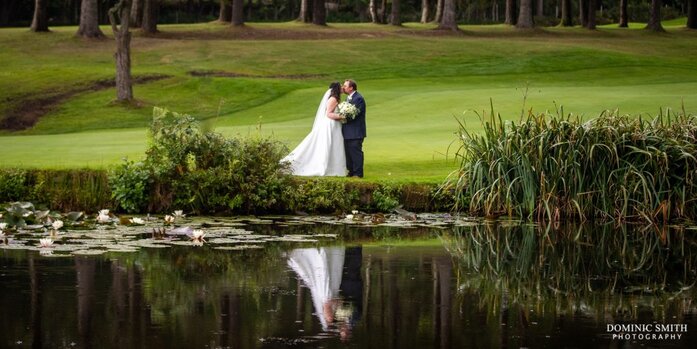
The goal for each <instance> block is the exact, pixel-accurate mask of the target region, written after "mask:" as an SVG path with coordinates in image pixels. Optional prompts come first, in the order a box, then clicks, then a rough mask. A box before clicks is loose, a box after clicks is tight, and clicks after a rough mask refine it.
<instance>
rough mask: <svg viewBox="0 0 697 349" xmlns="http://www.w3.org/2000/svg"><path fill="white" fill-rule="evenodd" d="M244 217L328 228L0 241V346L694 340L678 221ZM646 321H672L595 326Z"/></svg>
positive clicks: (684, 242) (686, 254) (688, 271)
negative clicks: (626, 334) (199, 241)
mask: <svg viewBox="0 0 697 349" xmlns="http://www.w3.org/2000/svg"><path fill="white" fill-rule="evenodd" d="M245 229H250V230H253V231H255V232H257V233H260V234H262V233H263V234H271V235H273V234H277V235H280V234H286V235H287V234H296V233H299V234H317V233H324V234H337V238H336V239H321V240H319V241H315V242H310V243H307V242H305V243H298V242H276V243H267V244H266V245H264V247H263V248H257V249H242V250H235V251H230V250H218V249H214V248H213V246H212V245H211V244H210V243H206V244H204V246H200V247H194V246H176V245H175V246H171V247H169V248H141V249H139V250H138V251H136V252H113V253H108V254H104V255H100V256H69V257H63V258H49V257H45V256H41V255H40V254H39V253H38V252H36V251H25V250H0V284H1V285H2V287H1V288H0V310H1V314H0V326H1V328H2V330H1V331H0V347H2V348H26V347H33V348H279V347H294V348H317V347H323V348H336V347H339V348H343V347H355V348H381V349H385V348H491V347H497V348H519V347H530V348H538V347H548V348H561V347H568V348H596V347H609V348H629V347H642V348H644V347H685V348H690V347H691V348H695V347H697V317H695V314H696V313H697V306H695V304H694V300H695V291H694V289H693V288H692V287H691V286H692V283H694V280H695V279H694V276H695V264H697V263H694V262H695V257H696V256H697V253H695V251H697V247H696V246H697V245H696V244H695V243H694V241H695V240H694V239H691V238H687V237H686V236H689V235H690V234H688V233H685V232H684V231H682V230H681V231H674V230H673V229H667V230H665V231H656V230H646V229H644V230H637V231H635V229H633V228H626V227H625V228H623V229H624V230H623V229H618V228H616V227H593V228H570V229H566V230H565V229H561V230H558V229H553V230H551V231H550V230H549V229H548V230H546V231H545V229H541V228H539V227H536V226H524V225H519V224H516V225H506V224H499V225H476V226H466V227H448V228H445V229H435V228H416V229H415V228H411V229H405V228H399V227H375V228H369V227H349V226H340V225H328V224H317V225H315V226H310V227H308V226H300V227H293V226H291V227H288V226H284V227H281V226H276V225H254V224H249V225H248V226H247V227H246V228H245ZM622 234H624V235H625V236H627V235H628V236H630V238H627V237H622V238H618V236H622ZM655 323H658V324H680V325H686V327H687V331H685V332H680V329H678V330H676V331H673V332H671V333H661V334H670V335H672V336H673V337H672V338H671V337H669V339H652V340H637V339H635V340H631V339H630V340H621V339H616V338H612V333H611V332H608V325H612V324H655ZM654 333H656V332H654ZM677 334H680V339H676V337H677Z"/></svg>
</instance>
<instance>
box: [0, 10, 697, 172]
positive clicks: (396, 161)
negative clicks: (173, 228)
mask: <svg viewBox="0 0 697 349" xmlns="http://www.w3.org/2000/svg"><path fill="white" fill-rule="evenodd" d="M683 25H684V19H683V20H682V22H680V20H678V21H674V23H673V22H671V23H667V24H666V28H667V30H668V33H665V34H654V33H649V32H646V31H643V30H636V29H620V28H616V25H608V26H605V27H603V28H601V29H599V30H597V31H595V32H589V31H587V30H585V29H582V28H578V27H575V28H545V29H538V30H535V31H523V32H521V31H517V30H515V29H513V28H510V27H507V26H502V25H494V26H462V27H461V29H463V33H461V34H458V35H449V34H442V33H436V32H434V31H433V30H431V28H432V26H429V25H420V24H411V23H408V24H405V26H404V27H403V28H394V27H391V26H375V25H372V24H332V25H330V26H329V27H328V28H315V27H312V26H308V25H303V24H297V23H280V24H256V23H253V24H249V25H248V26H247V28H244V29H236V28H229V27H226V26H222V25H219V24H216V23H207V24H194V25H172V26H160V29H161V30H162V31H163V33H162V34H161V35H159V36H156V37H149V38H146V37H141V36H138V35H136V37H135V38H134V42H133V48H132V50H133V53H132V54H133V73H134V74H135V75H142V74H153V73H158V74H167V75H168V76H170V77H169V78H166V79H164V80H160V81H156V82H151V83H148V84H142V85H137V86H136V87H135V89H134V91H135V95H136V98H138V100H139V101H140V103H141V107H124V106H121V105H115V104H113V103H112V100H113V98H114V96H115V92H114V90H113V89H106V90H101V91H94V92H88V93H82V94H79V95H76V96H74V97H72V98H69V99H68V100H66V101H64V102H63V103H61V104H60V105H58V106H57V107H56V108H55V110H53V111H52V112H50V113H49V114H48V115H46V116H44V117H43V118H41V120H40V121H39V123H38V124H37V125H36V126H35V127H34V128H32V129H30V130H27V131H21V132H16V133H8V132H6V131H4V132H0V147H1V148H2V149H3V150H4V152H3V157H2V158H3V160H2V163H1V165H2V166H6V167H10V166H24V167H52V168H54V167H55V168H64V167H85V166H87V167H105V166H109V165H111V164H114V163H117V162H118V161H119V160H120V159H121V158H122V157H124V156H128V157H130V158H137V157H139V156H141V155H142V153H143V150H144V149H145V146H146V144H147V136H146V129H145V127H146V126H147V125H148V122H149V118H150V114H151V107H152V106H164V107H167V108H169V109H171V110H175V111H179V112H186V113H191V114H192V115H195V116H197V117H199V118H201V119H208V120H209V121H210V123H211V124H212V125H214V126H215V127H216V129H217V130H218V131H220V132H222V133H224V134H227V135H235V134H242V135H244V134H248V133H250V132H257V125H258V124H259V123H261V125H262V126H261V132H262V133H265V134H274V135H275V136H276V137H278V138H279V139H281V140H283V141H284V142H286V143H287V144H288V146H289V147H291V148H292V147H294V146H295V145H296V144H297V143H299V142H300V140H301V139H302V138H303V137H304V136H305V135H306V134H307V132H308V131H309V129H310V127H311V125H312V118H313V117H314V114H315V108H316V107H317V105H318V102H319V98H320V97H321V95H322V94H323V92H324V91H325V89H326V86H327V85H328V84H329V82H331V81H333V80H342V79H344V78H349V77H350V78H354V79H356V80H357V81H358V85H359V90H360V91H361V93H362V94H363V95H364V96H365V98H366V101H367V103H368V116H367V119H368V138H367V139H366V141H365V145H364V150H365V153H366V176H367V178H369V179H378V178H393V179H394V180H396V181H439V180H441V179H442V178H443V177H444V176H445V175H447V173H449V172H450V171H452V170H453V169H454V168H455V167H456V164H455V163H454V162H453V160H452V153H453V151H454V150H455V149H450V154H449V156H446V154H447V153H448V147H449V145H451V144H452V142H453V140H454V138H453V137H454V136H453V133H454V131H455V130H456V129H457V122H456V121H455V119H454V118H455V117H458V118H462V119H464V121H465V122H466V124H467V126H468V127H470V128H471V130H472V131H473V132H477V131H478V130H479V128H480V125H479V121H478V116H477V113H480V114H481V113H482V112H483V111H486V112H487V113H488V111H489V106H490V99H491V100H493V104H494V108H495V110H496V111H497V112H500V113H501V114H502V115H503V117H504V118H506V119H517V118H518V117H519V116H520V115H521V112H522V110H523V109H524V108H525V109H526V110H527V109H529V108H533V110H537V111H543V110H555V109H556V108H557V106H563V107H564V110H565V111H567V112H573V113H575V114H580V115H583V116H584V117H593V116H595V115H598V113H600V112H601V111H602V110H605V109H615V108H619V109H620V111H621V112H623V113H631V114H647V113H648V114H655V113H658V111H659V109H660V108H663V109H665V108H673V109H677V108H681V107H682V103H683V102H684V106H685V108H686V109H687V111H688V112H691V113H695V112H697V63H696V62H695V60H694V59H693V58H694V57H696V56H697V32H695V31H689V30H686V29H683V28H682V26H683ZM641 27H642V26H641V25H633V26H632V28H641ZM52 30H53V32H51V33H47V34H34V33H30V32H29V31H28V30H26V29H0V47H2V50H0V62H2V66H0V113H3V114H4V113H5V112H7V110H10V109H11V108H14V107H15V105H16V103H18V102H21V101H22V100H24V99H26V98H36V97H37V96H48V95H51V94H54V93H57V92H60V91H66V90H70V89H72V88H75V87H76V86H81V85H88V84H89V83H90V82H93V81H95V80H98V79H104V78H109V77H111V76H113V70H114V67H113V61H112V54H113V50H114V43H113V41H112V40H104V41H97V42H91V41H84V40H81V39H78V38H75V37H74V36H73V34H74V32H75V31H76V28H75V27H60V28H52ZM103 30H104V31H105V33H107V34H110V33H109V32H108V31H107V30H108V28H107V27H104V28H103ZM274 33H285V34H284V35H291V36H292V34H293V33H295V34H297V35H298V36H300V37H301V38H302V39H301V40H294V39H288V38H287V37H283V40H274V35H275V34H274ZM288 33H291V34H288ZM239 35H252V36H254V35H257V36H259V37H258V38H256V39H234V38H236V37H238V36H239ZM317 37H320V38H321V39H317ZM192 70H215V71H225V72H230V73H237V74H246V75H248V76H246V77H236V78H226V77H193V76H191V75H189V73H188V72H190V71H192ZM525 91H527V98H526V99H525V105H523V101H524V98H523V96H524V94H525Z"/></svg>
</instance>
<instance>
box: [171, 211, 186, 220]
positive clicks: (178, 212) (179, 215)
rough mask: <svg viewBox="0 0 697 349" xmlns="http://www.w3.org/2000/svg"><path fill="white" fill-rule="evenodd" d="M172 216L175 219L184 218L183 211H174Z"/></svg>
mask: <svg viewBox="0 0 697 349" xmlns="http://www.w3.org/2000/svg"><path fill="white" fill-rule="evenodd" d="M172 215H173V216H174V217H176V218H183V217H184V216H186V215H185V214H184V211H182V210H176V211H174V213H172Z"/></svg>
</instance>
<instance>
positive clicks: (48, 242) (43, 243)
mask: <svg viewBox="0 0 697 349" xmlns="http://www.w3.org/2000/svg"><path fill="white" fill-rule="evenodd" d="M52 246H53V240H51V239H39V247H41V248H49V247H52Z"/></svg>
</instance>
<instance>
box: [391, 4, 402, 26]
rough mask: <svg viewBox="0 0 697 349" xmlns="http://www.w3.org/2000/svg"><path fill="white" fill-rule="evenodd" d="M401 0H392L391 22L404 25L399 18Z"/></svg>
mask: <svg viewBox="0 0 697 349" xmlns="http://www.w3.org/2000/svg"><path fill="white" fill-rule="evenodd" d="M399 17H400V15H399V0H392V13H390V24H392V25H397V26H399V25H402V20H401V19H400V18H399Z"/></svg>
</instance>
